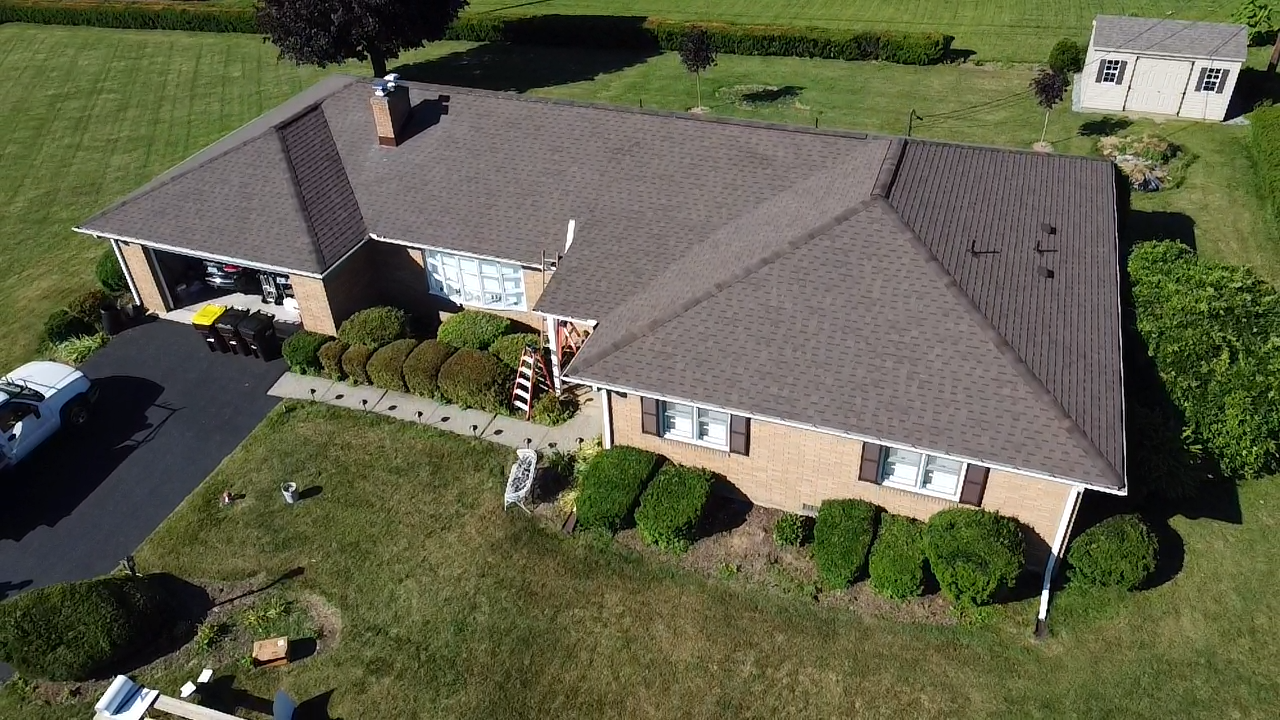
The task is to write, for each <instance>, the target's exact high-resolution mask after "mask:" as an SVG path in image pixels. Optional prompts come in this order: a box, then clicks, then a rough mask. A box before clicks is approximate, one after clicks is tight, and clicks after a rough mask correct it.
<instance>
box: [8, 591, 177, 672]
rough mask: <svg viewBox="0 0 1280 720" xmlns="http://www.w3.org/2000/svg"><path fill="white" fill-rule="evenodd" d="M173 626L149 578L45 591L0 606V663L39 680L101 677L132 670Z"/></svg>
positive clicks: (169, 606) (169, 609) (173, 616)
mask: <svg viewBox="0 0 1280 720" xmlns="http://www.w3.org/2000/svg"><path fill="white" fill-rule="evenodd" d="M177 621H178V615H177V613H176V610H175V605H174V604H173V603H172V601H171V600H170V598H169V597H168V596H167V595H166V594H165V592H164V591H163V590H162V589H161V587H160V585H159V583H158V582H157V581H156V579H155V578H154V577H153V576H148V575H143V576H132V575H112V576H108V577H101V578H96V579H93V580H82V581H80V582H71V583H61V584H58V585H49V586H47V587H42V588H38V589H36V590H31V591H28V592H25V593H23V594H21V595H19V596H17V597H15V598H13V599H10V600H6V601H5V602H3V603H0V660H4V661H5V662H7V663H9V664H10V665H12V666H13V667H14V669H15V670H17V671H18V672H20V673H22V674H23V675H25V676H28V677H38V678H44V679H46V680H55V681H66V680H90V679H95V678H100V677H107V676H109V675H112V674H114V673H116V672H127V671H128V670H129V669H131V668H130V661H132V660H134V659H135V658H136V656H137V655H138V654H139V653H140V652H142V651H143V650H146V649H147V648H148V647H150V646H151V645H152V644H153V643H154V642H155V640H156V638H157V637H160V636H164V635H166V634H168V633H169V632H170V631H172V630H173V629H174V627H175V625H176V623H177Z"/></svg>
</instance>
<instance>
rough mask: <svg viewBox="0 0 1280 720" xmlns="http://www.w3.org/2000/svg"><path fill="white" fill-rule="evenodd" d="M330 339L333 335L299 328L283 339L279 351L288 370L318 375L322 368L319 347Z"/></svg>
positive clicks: (330, 340)
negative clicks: (287, 365)
mask: <svg viewBox="0 0 1280 720" xmlns="http://www.w3.org/2000/svg"><path fill="white" fill-rule="evenodd" d="M332 341H333V337H332V336H330V335H324V334H322V333H318V332H311V331H310V330H299V331H298V332H296V333H294V334H292V335H290V336H289V337H288V339H286V340H285V341H284V345H282V346H281V353H283V354H284V361H285V362H286V363H288V364H289V369H290V370H292V371H294V372H296V373H301V374H303V375H318V374H319V373H320V371H321V370H322V369H323V365H322V364H321V362H320V349H321V348H323V347H324V346H325V345H326V344H327V343H330V342H332Z"/></svg>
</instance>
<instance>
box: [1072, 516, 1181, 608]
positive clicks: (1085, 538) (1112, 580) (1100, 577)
mask: <svg viewBox="0 0 1280 720" xmlns="http://www.w3.org/2000/svg"><path fill="white" fill-rule="evenodd" d="M1158 545H1159V544H1158V543H1157V542H1156V536H1155V534H1153V533H1152V532H1151V528H1149V527H1147V524H1146V523H1145V522H1143V521H1142V518H1141V517H1139V516H1137V515H1117V516H1115V517H1111V518H1107V519H1106V520H1103V521H1102V522H1100V523H1098V524H1097V525H1094V526H1093V527H1091V528H1089V529H1088V530H1085V531H1084V532H1082V533H1080V536H1079V537H1077V538H1076V539H1075V540H1073V541H1071V547H1070V549H1068V550H1067V562H1068V563H1070V568H1069V569H1068V570H1067V577H1069V578H1070V579H1071V582H1072V584H1075V583H1079V584H1081V585H1086V586H1093V587H1118V588H1124V589H1125V590H1133V589H1134V588H1136V587H1138V586H1139V585H1141V584H1142V583H1143V581H1144V580H1146V579H1147V578H1148V577H1149V576H1150V575H1151V573H1152V572H1153V571H1155V569H1156V554H1157V549H1158Z"/></svg>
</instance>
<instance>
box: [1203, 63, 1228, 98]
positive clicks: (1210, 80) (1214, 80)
mask: <svg viewBox="0 0 1280 720" xmlns="http://www.w3.org/2000/svg"><path fill="white" fill-rule="evenodd" d="M1224 72H1225V70H1223V69H1222V68H1205V71H1204V74H1203V75H1201V76H1200V87H1198V88H1196V91H1197V92H1207V93H1216V92H1219V90H1218V88H1220V87H1222V81H1223V79H1224V78H1223V77H1222V75H1223V73H1224Z"/></svg>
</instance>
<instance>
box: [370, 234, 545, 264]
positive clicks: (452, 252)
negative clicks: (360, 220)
mask: <svg viewBox="0 0 1280 720" xmlns="http://www.w3.org/2000/svg"><path fill="white" fill-rule="evenodd" d="M369 237H371V238H373V239H374V240H377V241H378V242H384V243H390V244H391V245H402V246H404V247H411V248H419V249H422V250H436V251H438V252H443V253H449V254H450V255H461V256H463V257H472V258H476V259H477V260H492V261H493V262H500V263H504V264H506V265H519V266H520V267H522V268H524V269H525V270H538V269H540V268H539V267H538V266H537V265H531V264H529V263H526V262H522V261H520V260H512V259H510V258H500V257H494V256H492V255H479V254H477V253H473V252H466V251H465V250H454V249H453V248H446V247H440V246H438V245H427V244H426V243H415V242H409V241H407V240H396V239H394V238H389V237H383V236H381V235H377V234H374V233H369Z"/></svg>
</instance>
